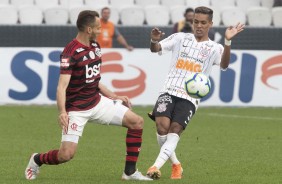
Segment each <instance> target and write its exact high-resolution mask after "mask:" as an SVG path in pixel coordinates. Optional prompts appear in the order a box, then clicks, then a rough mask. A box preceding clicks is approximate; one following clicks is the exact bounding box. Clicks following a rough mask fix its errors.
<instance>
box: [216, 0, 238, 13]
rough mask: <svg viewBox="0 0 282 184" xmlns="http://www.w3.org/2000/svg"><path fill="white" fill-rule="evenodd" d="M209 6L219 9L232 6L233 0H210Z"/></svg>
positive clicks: (233, 4)
mask: <svg viewBox="0 0 282 184" xmlns="http://www.w3.org/2000/svg"><path fill="white" fill-rule="evenodd" d="M211 6H212V7H214V8H215V9H217V10H220V11H221V10H222V9H224V8H225V7H234V6H235V0H224V1H222V0H211Z"/></svg>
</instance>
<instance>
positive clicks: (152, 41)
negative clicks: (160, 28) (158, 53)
mask: <svg viewBox="0 0 282 184" xmlns="http://www.w3.org/2000/svg"><path fill="white" fill-rule="evenodd" d="M151 43H159V42H158V41H154V40H152V39H151Z"/></svg>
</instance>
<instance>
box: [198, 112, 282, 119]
mask: <svg viewBox="0 0 282 184" xmlns="http://www.w3.org/2000/svg"><path fill="white" fill-rule="evenodd" d="M202 115H208V116H217V117H228V118H246V119H258V120H274V121H282V118H273V117H258V116H239V115H234V114H233V115H232V114H231V115H225V114H218V113H204V114H202Z"/></svg>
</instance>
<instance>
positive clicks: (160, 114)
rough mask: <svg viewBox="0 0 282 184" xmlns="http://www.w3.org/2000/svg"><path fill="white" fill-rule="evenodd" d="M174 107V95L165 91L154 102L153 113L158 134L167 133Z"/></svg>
mask: <svg viewBox="0 0 282 184" xmlns="http://www.w3.org/2000/svg"><path fill="white" fill-rule="evenodd" d="M174 107H175V97H174V96H171V95H169V94H167V93H165V94H161V95H160V96H159V98H158V100H157V102H156V104H155V107H154V110H153V115H154V116H155V122H156V126H157V131H158V133H159V134H160V135H165V134H167V133H168V130H169V127H170V123H171V119H172V117H173V112H174Z"/></svg>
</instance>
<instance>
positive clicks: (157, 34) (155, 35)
mask: <svg viewBox="0 0 282 184" xmlns="http://www.w3.org/2000/svg"><path fill="white" fill-rule="evenodd" d="M163 35H165V33H164V32H162V31H161V30H159V28H157V27H155V28H153V29H152V31H151V39H152V40H153V41H160V40H161V38H162V36H163Z"/></svg>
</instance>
